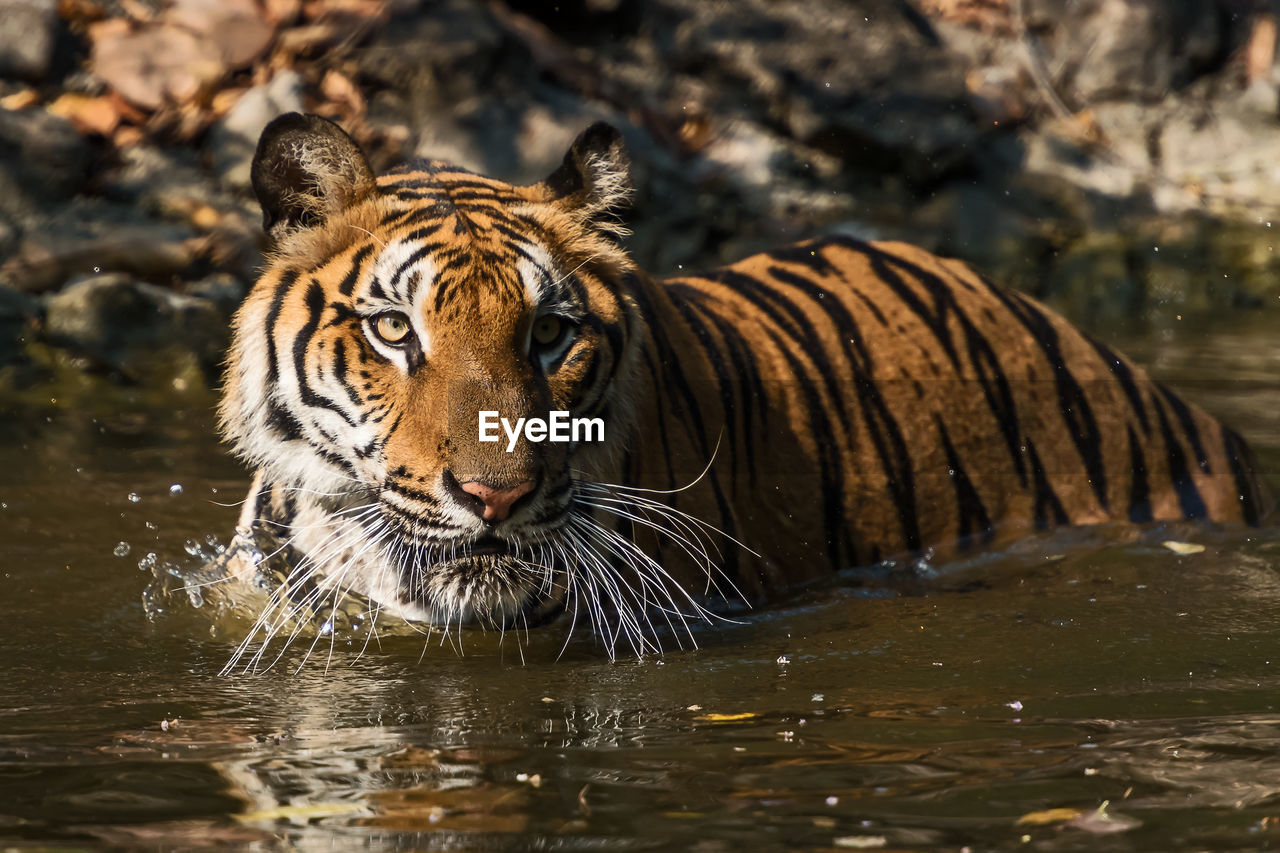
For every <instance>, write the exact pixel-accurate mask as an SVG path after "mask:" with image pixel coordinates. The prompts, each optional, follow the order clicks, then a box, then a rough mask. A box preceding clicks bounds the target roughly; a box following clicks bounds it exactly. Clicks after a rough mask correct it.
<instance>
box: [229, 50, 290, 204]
mask: <svg viewBox="0 0 1280 853" xmlns="http://www.w3.org/2000/svg"><path fill="white" fill-rule="evenodd" d="M303 85H304V81H303V79H302V75H300V74H298V73H297V72H295V71H281V72H280V73H278V74H276V76H275V77H273V78H272V79H271V82H270V83H267V84H266V85H264V86H257V87H255V88H253V89H250V90H249V91H248V92H245V93H244V95H242V96H241V97H240V100H239V101H237V102H236V105H235V106H234V107H232V108H231V111H230V112H228V113H227V114H226V115H225V116H223V117H222V120H221V121H219V122H218V123H217V124H216V125H214V126H213V130H212V131H211V133H210V148H211V149H212V150H211V156H212V158H213V169H214V172H216V173H217V175H218V180H220V181H221V182H222V184H223V186H226V187H234V188H237V189H247V188H248V187H249V167H250V166H251V165H252V164H253V153H254V151H256V150H257V147H258V137H259V136H261V135H262V131H263V129H264V128H265V127H266V126H267V125H268V124H269V123H270V122H271V120H272V119H273V118H275V117H276V116H278V115H280V114H282V113H288V112H295V111H299V112H300V111H302V110H303V109H304V108H305V107H304V104H303V100H302V93H303Z"/></svg>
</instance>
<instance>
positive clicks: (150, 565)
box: [138, 551, 156, 572]
mask: <svg viewBox="0 0 1280 853" xmlns="http://www.w3.org/2000/svg"><path fill="white" fill-rule="evenodd" d="M155 567H156V554H155V552H154V551H148V552H147V553H146V554H145V555H144V556H143V557H142V559H141V560H139V561H138V569H139V571H143V572H149V571H151V570H152V569H154V568H155Z"/></svg>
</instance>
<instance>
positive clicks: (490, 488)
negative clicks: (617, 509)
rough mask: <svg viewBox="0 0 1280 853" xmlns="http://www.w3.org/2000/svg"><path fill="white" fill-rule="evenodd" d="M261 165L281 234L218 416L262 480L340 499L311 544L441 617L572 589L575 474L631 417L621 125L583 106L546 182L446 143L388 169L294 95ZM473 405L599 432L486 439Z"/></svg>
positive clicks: (358, 575)
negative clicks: (484, 173) (473, 168)
mask: <svg viewBox="0 0 1280 853" xmlns="http://www.w3.org/2000/svg"><path fill="white" fill-rule="evenodd" d="M252 178H253V187H254V190H255V192H256V194H257V197H258V200H259V202H260V203H261V205H262V210H263V214H264V227H265V229H266V231H267V233H268V236H269V238H270V239H271V241H272V243H273V249H272V254H271V255H270V257H269V261H268V264H267V268H266V271H265V272H264V274H263V275H262V277H261V278H260V280H259V281H258V283H257V284H256V286H255V287H254V289H253V291H252V292H251V294H250V295H249V297H248V298H247V299H246V301H245V303H244V305H243V306H242V307H241V309H240V311H239V313H238V314H237V316H236V319H235V325H234V339H233V344H232V349H231V353H230V357H229V370H228V374H227V381H226V388H225V391H224V396H223V401H222V404H221V408H220V416H221V423H222V428H223V430H224V432H225V434H226V435H227V437H228V438H229V439H230V441H231V442H232V443H233V444H234V446H235V449H236V451H237V452H238V454H239V455H240V456H241V457H242V458H243V459H244V460H245V461H246V462H247V463H248V464H249V465H250V466H252V467H253V468H254V469H256V470H257V471H258V472H259V474H260V476H261V477H262V478H263V482H265V483H267V484H269V485H270V487H271V488H273V489H279V490H284V491H285V492H286V493H289V494H292V495H296V496H297V498H298V499H299V500H305V501H307V502H309V504H310V505H312V506H317V505H318V506H321V507H323V511H324V512H325V513H327V514H328V517H329V519H330V520H329V521H327V522H326V524H328V525H329V526H330V527H331V529H330V530H328V531H326V534H325V535H326V537H327V538H325V539H323V540H317V539H316V538H315V537H313V538H312V541H313V543H314V544H313V546H312V547H311V549H310V550H311V553H308V554H306V559H307V560H308V561H310V562H311V563H313V564H314V565H316V566H318V567H320V568H322V569H324V570H326V571H328V572H330V573H331V574H334V573H343V572H348V573H350V579H348V580H345V581H339V582H342V583H347V584H348V585H350V586H351V587H353V588H355V589H356V591H357V592H361V593H364V594H367V595H369V596H370V597H372V598H374V599H376V600H379V601H380V602H381V603H383V604H387V605H395V606H396V607H398V609H399V610H400V611H401V612H402V613H405V614H406V615H408V616H410V617H411V618H421V619H426V620H430V621H434V622H437V623H445V624H448V623H453V624H459V623H463V622H469V621H470V622H480V623H483V624H494V625H505V624H514V623H516V622H517V621H520V622H523V623H528V622H532V621H534V620H535V619H538V618H540V617H542V616H545V615H546V614H548V613H551V612H553V611H555V610H556V609H557V605H560V606H563V599H564V596H565V591H566V585H567V584H568V583H571V580H569V581H567V580H566V579H565V577H564V566H562V565H557V563H558V562H563V561H564V559H565V555H566V554H568V553H570V552H571V548H572V543H573V542H574V541H575V540H574V534H573V532H572V529H571V528H572V521H573V518H574V514H575V512H577V511H580V508H575V507H576V505H575V495H576V490H577V488H578V485H577V484H578V482H579V480H581V479H582V478H584V477H586V478H588V479H590V478H593V477H600V476H601V475H602V472H603V471H605V470H606V469H607V468H608V466H609V465H610V464H612V461H611V460H613V459H615V458H616V456H617V449H618V448H619V446H620V445H621V444H622V443H623V442H624V441H625V440H626V436H627V433H628V431H629V428H630V423H631V420H632V413H631V412H630V411H629V408H628V401H627V399H626V395H625V394H624V393H622V392H621V390H620V389H624V388H625V387H626V386H627V383H628V378H629V377H630V376H631V375H632V374H633V372H634V370H635V367H636V362H637V360H638V356H637V354H636V350H637V346H638V345H637V342H636V339H635V335H634V334H633V329H634V328H635V327H636V325H637V322H636V317H635V311H636V309H635V306H634V305H633V304H632V303H631V302H630V301H629V300H628V298H627V296H626V293H625V290H624V288H623V286H622V283H623V282H624V281H625V279H626V277H627V275H628V273H630V272H631V271H632V265H631V262H630V260H629V259H628V257H627V256H626V254H625V253H624V252H623V250H622V249H621V248H620V247H619V245H618V240H617V238H618V236H619V235H620V234H621V232H622V228H621V226H620V224H619V223H618V221H617V220H616V219H614V218H613V212H614V211H615V209H616V208H617V207H618V205H619V204H620V203H622V202H624V201H625V200H626V197H627V195H628V193H629V190H630V187H629V179H628V167H627V159H626V155H625V152H624V150H623V146H622V142H621V137H620V135H619V133H618V132H617V131H616V130H615V129H614V128H612V127H609V126H608V125H605V124H596V125H594V126H592V127H591V128H589V129H588V130H586V131H585V132H583V133H582V135H581V136H579V137H578V139H577V140H576V141H575V142H574V143H573V145H572V147H571V148H570V150H569V151H568V153H567V154H566V155H565V158H564V162H563V163H562V164H561V165H560V166H559V168H557V169H556V170H555V171H554V172H553V173H552V174H551V175H550V177H548V178H547V179H546V180H544V181H542V182H541V183H537V184H533V185H531V186H512V185H509V184H506V183H502V182H500V181H496V180H491V179H489V178H485V177H481V176H478V175H475V174H471V173H469V172H466V171H464V170H462V169H459V168H456V167H453V166H450V165H448V164H445V163H440V162H418V163H413V164H410V165H408V166H405V167H401V168H399V169H397V170H395V171H393V172H391V173H389V174H387V175H384V176H382V177H380V178H375V176H374V175H373V172H372V171H371V169H370V167H369V165H368V163H367V161H366V159H365V157H364V155H363V154H362V152H361V151H360V149H359V148H358V146H357V145H356V144H355V143H354V142H353V141H352V140H351V138H350V137H348V136H347V134H346V133H344V132H343V131H342V130H341V129H340V128H338V127H337V126H336V125H334V124H332V123H330V122H328V121H326V120H324V119H321V118H319V117H316V116H304V115H300V114H297V113H293V114H289V115H285V116H282V117H280V118H278V119H276V120H275V121H274V122H272V123H271V124H270V125H269V126H268V127H267V129H266V130H265V132H264V133H263V136H262V139H261V141H260V143H259V146H258V150H257V154H256V157H255V159H254V163H253V169H252ZM481 411H494V412H497V413H498V414H499V415H500V416H501V417H503V418H506V419H508V421H509V422H511V423H515V422H516V420H517V419H518V418H533V417H538V418H547V417H548V413H550V412H553V411H567V412H569V413H570V415H571V416H572V417H575V418H576V417H592V418H602V419H603V420H604V422H605V425H606V428H605V441H604V442H602V443H589V442H579V443H576V444H575V443H572V442H570V443H553V442H549V441H543V442H532V441H530V440H528V438H527V436H526V435H523V434H522V435H521V436H520V437H518V438H517V439H516V440H515V442H514V446H510V449H508V447H509V445H510V442H509V441H508V438H507V436H506V435H502V437H501V440H499V441H489V442H486V441H481V440H480V430H479V413H480V412H481ZM291 532H292V531H286V533H291ZM577 535H578V536H579V537H582V536H583V535H584V534H577ZM556 543H559V544H558V546H557V544H556ZM325 549H329V550H328V552H327V553H326V552H325ZM326 563H327V566H326V565H325V564H326Z"/></svg>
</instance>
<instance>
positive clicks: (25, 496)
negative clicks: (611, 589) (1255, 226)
mask: <svg viewBox="0 0 1280 853" xmlns="http://www.w3.org/2000/svg"><path fill="white" fill-rule="evenodd" d="M1273 327H1274V322H1273V321H1272V320H1271V319H1270V318H1268V317H1266V316H1261V315H1260V316H1257V317H1250V316H1248V315H1241V316H1240V317H1237V318H1235V319H1233V320H1231V321H1230V322H1224V323H1219V324H1215V325H1205V324H1200V325H1196V326H1194V327H1192V326H1189V325H1179V322H1178V321H1174V322H1171V323H1170V324H1168V326H1167V327H1166V328H1162V329H1160V330H1157V331H1154V332H1148V333H1144V334H1139V335H1129V336H1123V335H1120V336H1115V335H1113V336H1111V337H1113V338H1117V339H1118V340H1119V343H1120V345H1121V346H1122V347H1123V348H1125V349H1126V350H1127V351H1129V352H1130V353H1131V354H1133V355H1134V356H1135V357H1137V358H1138V359H1139V360H1140V361H1141V362H1143V363H1145V364H1148V365H1150V366H1152V368H1153V371H1154V372H1155V373H1156V374H1157V375H1159V376H1162V377H1166V378H1169V379H1171V380H1172V381H1174V383H1175V384H1176V385H1178V386H1179V387H1181V388H1182V389H1183V390H1184V391H1185V392H1186V393H1187V395H1188V396H1190V397H1191V398H1193V399H1195V400H1197V401H1198V402H1201V403H1202V404H1204V405H1206V407H1208V408H1209V409H1210V410H1212V411H1214V412H1215V413H1217V414H1219V415H1220V416H1222V417H1224V418H1225V419H1226V420H1228V421H1229V422H1230V423H1232V424H1233V425H1234V426H1236V427H1237V428H1238V429H1240V430H1241V431H1242V432H1243V433H1244V434H1245V435H1246V436H1247V437H1248V438H1249V439H1250V440H1251V441H1252V443H1253V444H1254V447H1255V449H1256V450H1257V451H1258V452H1259V454H1260V456H1261V458H1262V460H1263V464H1264V466H1265V467H1266V469H1267V470H1268V472H1270V473H1271V474H1272V475H1274V473H1275V472H1277V471H1280V425H1278V424H1277V419H1278V417H1280V382H1278V381H1277V379H1276V377H1280V343H1278V340H1280V339H1278V338H1277V336H1276V334H1275V332H1274V328H1273ZM214 403H215V398H214V396H213V395H212V394H211V393H209V392H206V391H203V390H186V391H181V392H179V391H163V392H162V391H147V390H143V389H137V388H126V387H118V386H114V385H112V384H110V383H109V382H106V381H104V380H100V379H74V380H72V379H68V380H66V381H59V382H58V383H56V384H55V385H53V386H49V387H48V388H45V386H40V387H39V388H36V389H34V390H31V389H28V390H26V391H22V392H4V397H3V405H0V470H2V471H3V472H4V474H3V475H2V476H0V543H3V545H4V551H3V564H2V565H0V584H2V586H0V600H2V601H3V602H5V604H6V605H7V607H6V608H5V614H6V616H7V624H6V625H5V627H4V628H3V629H2V630H0V844H6V845H29V844H36V845H41V846H46V847H48V846H52V847H63V846H65V847H82V846H86V845H99V844H104V843H107V844H124V845H139V844H147V845H155V846H162V847H168V846H175V845H176V846H190V847H201V846H205V845H215V844H223V843H237V844H256V845H259V846H262V847H275V846H291V847H300V848H303V849H309V848H323V849H331V848H332V847H333V846H334V845H335V844H336V845H338V846H350V845H354V844H359V845H362V846H367V847H372V848H375V849H409V848H421V847H445V848H466V849H504V850H505V849H566V850H575V849H592V850H595V849H602V848H603V849H641V850H647V849H654V850H668V849H691V850H699V851H717V850H726V851H728V850H741V849H778V850H783V849H787V850H794V849H912V850H923V849H960V848H964V847H970V848H973V849H1027V848H1032V849H1051V850H1074V849H1087V850H1090V851H1097V850H1110V849H1116V850H1130V849H1163V850H1170V849H1215V850H1224V849H1233V848H1249V849H1256V848H1260V847H1268V846H1274V845H1276V844H1277V843H1280V618H1278V617H1280V535H1277V532H1278V531H1277V530H1276V529H1274V528H1270V529H1263V530H1238V529H1237V530H1232V529H1212V528H1208V527H1204V526H1197V525H1176V526H1171V527H1167V528H1163V529H1159V530H1150V531H1145V532H1144V533H1143V534H1142V535H1140V536H1137V537H1131V536H1129V537H1126V536H1124V535H1120V534H1117V533H1116V532H1114V531H1113V532H1110V533H1107V534H1102V535H1094V534H1087V535H1079V534H1074V533H1068V534H1063V535H1059V536H1054V537H1051V538H1049V539H1047V540H1041V541H1037V542H1033V543H1027V544H1025V545H1023V546H1020V547H1017V548H1014V549H1012V550H1011V551H1009V552H1007V553H1003V554H997V555H988V556H984V557H982V558H979V559H975V560H971V561H969V563H968V564H966V565H964V566H960V567H951V568H947V567H941V568H940V571H938V573H937V575H936V576H935V577H925V578H921V579H920V580H919V582H915V583H912V584H909V585H899V586H898V587H896V588H888V589H886V588H883V587H876V586H866V585H860V584H858V583H855V582H853V581H852V580H850V581H849V582H847V583H843V584H839V585H833V586H830V587H826V588H821V589H815V590H812V591H810V592H807V593H805V594H804V595H802V596H799V597H797V599H795V600H793V601H790V602H787V603H786V604H783V605H780V606H778V607H775V608H772V609H769V610H767V611H761V612H758V613H754V614H749V615H748V616H746V617H743V618H741V619H739V620H738V622H737V623H736V624H730V625H722V626H719V627H716V628H708V629H703V630H700V631H698V632H697V633H696V639H697V642H698V644H699V646H700V648H697V649H693V648H685V649H683V650H681V649H673V650H672V651H669V652H668V653H666V654H664V655H663V656H662V657H660V658H649V659H645V660H643V661H637V660H634V659H622V660H618V661H613V662H611V661H609V660H607V659H606V658H605V657H603V656H602V655H601V654H600V653H599V652H598V650H597V649H596V647H595V646H593V644H592V643H591V642H590V641H588V640H582V641H580V642H575V643H571V644H570V645H569V647H568V648H567V649H565V651H564V653H563V654H562V655H560V651H561V644H560V639H559V638H553V637H550V636H542V635H535V636H532V637H530V638H528V639H527V640H525V641H523V642H517V639H518V638H511V637H508V638H506V639H504V640H503V641H502V642H499V641H498V639H497V638H495V637H475V636H472V637H468V638H467V639H466V641H465V642H464V643H463V646H462V649H461V653H460V652H459V650H458V649H456V648H455V647H454V646H453V645H451V644H450V643H449V642H445V643H444V644H443V645H442V644H440V642H439V640H438V638H436V639H433V640H432V641H431V642H430V643H429V644H428V643H424V642H422V641H421V640H420V639H418V638H416V637H413V636H397V637H387V638H384V639H381V640H380V641H379V642H375V643H372V644H370V646H369V648H367V649H365V648H364V647H363V646H364V636H362V635H357V634H353V633H347V632H342V631H340V632H337V634H335V635H333V636H331V637H326V638H322V640H323V641H322V642H320V643H318V644H317V645H316V649H315V651H314V652H313V653H312V654H311V656H310V660H307V661H305V662H304V660H303V658H304V657H305V655H306V652H307V647H308V646H309V645H310V641H309V640H308V641H307V642H301V643H295V644H294V646H293V647H291V648H290V649H289V650H287V651H286V652H285V653H284V655H283V657H282V658H281V660H280V661H279V662H278V663H277V665H275V666H274V667H272V668H271V669H270V670H268V671H266V672H264V673H260V674H256V675H243V674H242V675H235V676H230V677H223V676H219V675H218V672H219V670H220V669H221V668H222V667H223V665H224V664H225V663H226V662H227V660H228V658H229V657H230V655H231V653H232V651H233V649H234V647H235V644H236V643H237V642H238V641H239V639H240V638H241V636H242V634H243V632H244V631H245V630H246V629H247V627H248V626H247V625H245V624H243V623H240V622H238V621H236V620H234V619H230V620H228V619H215V618H213V616H212V614H211V613H210V612H209V611H210V607H209V606H208V605H205V606H203V607H195V606H193V604H192V603H191V602H190V601H189V600H188V599H187V597H186V595H184V594H183V593H182V592H181V591H180V590H179V591H178V592H177V593H176V594H175V595H173V596H170V597H163V596H158V595H155V594H154V589H153V590H152V594H151V598H150V600H149V602H148V606H147V607H146V608H144V595H145V594H147V591H148V588H149V583H150V582H151V581H152V572H151V571H148V570H140V569H139V568H138V565H139V562H142V563H143V565H144V567H146V566H148V565H149V564H150V563H151V562H152V558H151V557H149V555H151V554H154V555H156V556H155V557H154V561H155V564H156V565H157V567H158V568H157V571H158V572H159V573H160V574H162V575H163V571H164V566H165V565H166V564H172V565H174V566H176V567H178V568H179V570H183V569H184V568H190V567H192V566H194V565H196V564H198V562H199V558H198V557H197V556H191V555H190V554H189V553H188V552H189V551H195V552H200V551H202V550H203V551H208V550H209V549H210V548H211V547H213V545H211V544H209V543H206V541H205V540H206V537H208V536H213V537H214V540H213V541H214V543H216V542H217V541H218V540H222V541H225V539H226V537H227V535H228V534H229V533H230V531H231V529H232V526H233V524H234V519H235V517H236V514H237V512H238V508H237V507H236V506H235V505H234V504H235V502H237V501H238V500H239V499H240V497H241V493H242V492H243V490H244V488H245V486H246V483H247V478H246V476H245V474H244V472H243V471H242V470H241V469H240V468H239V467H238V466H237V464H236V463H235V462H234V461H233V460H231V459H230V458H229V457H228V455H227V454H226V453H225V451H224V450H223V449H222V448H221V447H220V446H219V445H218V443H217V441H216V438H215V435H214V417H213V406H214ZM1271 479H1272V482H1273V485H1274V484H1275V483H1276V478H1275V477H1274V476H1272V477H1271ZM1166 540H1173V541H1179V542H1192V543H1195V544H1198V545H1203V546H1204V550H1203V551H1201V552H1199V553H1193V554H1187V555H1179V554H1176V553H1174V552H1173V551H1171V550H1169V549H1168V548H1167V547H1165V546H1164V545H1162V542H1164V541H1166ZM148 609H149V611H150V614H151V615H150V616H149V615H148V613H147V610H148ZM1050 810H1058V811H1050ZM1020 820H1021V822H1020Z"/></svg>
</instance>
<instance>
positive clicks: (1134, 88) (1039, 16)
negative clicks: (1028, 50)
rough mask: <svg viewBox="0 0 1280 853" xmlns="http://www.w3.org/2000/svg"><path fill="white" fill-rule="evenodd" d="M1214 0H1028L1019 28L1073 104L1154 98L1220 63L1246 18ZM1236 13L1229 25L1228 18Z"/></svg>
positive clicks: (1239, 36) (1236, 41) (1238, 38)
mask: <svg viewBox="0 0 1280 853" xmlns="http://www.w3.org/2000/svg"><path fill="white" fill-rule="evenodd" d="M1226 5H1227V4H1225V3H1221V2H1218V0H1182V2H1177V3H1170V2H1168V0H1083V1H1082V0H1027V2H1026V9H1025V16H1026V27H1027V29H1028V30H1029V31H1030V32H1034V33H1039V34H1043V35H1041V36H1040V37H1039V39H1038V46H1039V48H1040V50H1041V51H1042V53H1043V54H1044V59H1045V66H1046V67H1047V68H1051V69H1054V70H1055V72H1056V75H1055V79H1054V85H1055V87H1057V89H1058V90H1059V91H1058V94H1059V95H1060V96H1061V97H1062V98H1063V99H1064V100H1065V101H1067V103H1068V105H1069V106H1070V107H1072V108H1073V109H1080V108H1082V107H1087V106H1090V105H1092V104H1094V103H1096V102H1098V101H1102V100H1115V99H1120V98H1131V99H1135V100H1139V101H1148V102H1152V101H1157V100H1159V99H1161V98H1163V97H1165V96H1166V95H1167V94H1168V93H1169V92H1171V91H1177V90H1178V89H1181V88H1183V87H1185V86H1186V85H1187V84H1188V83H1190V82H1191V81H1193V80H1194V79H1196V78H1197V77H1198V76H1200V75H1201V74H1203V73H1204V72H1205V71H1206V70H1207V69H1211V68H1213V67H1214V65H1215V64H1216V63H1220V62H1221V61H1222V59H1223V58H1224V57H1225V56H1227V55H1228V54H1229V53H1230V52H1231V51H1232V50H1233V49H1235V48H1236V47H1238V46H1239V43H1240V42H1241V41H1242V39H1243V38H1244V36H1245V35H1247V33H1245V32H1243V31H1242V32H1234V31H1233V26H1234V27H1236V28H1238V29H1241V30H1243V27H1242V26H1240V25H1241V24H1243V23H1244V19H1246V18H1247V17H1248V16H1241V15H1239V14H1232V15H1230V18H1229V17H1228V12H1227V9H1225V8H1224V6H1226ZM1231 19H1235V22H1236V23H1234V24H1232V23H1229V22H1230V21H1231Z"/></svg>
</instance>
